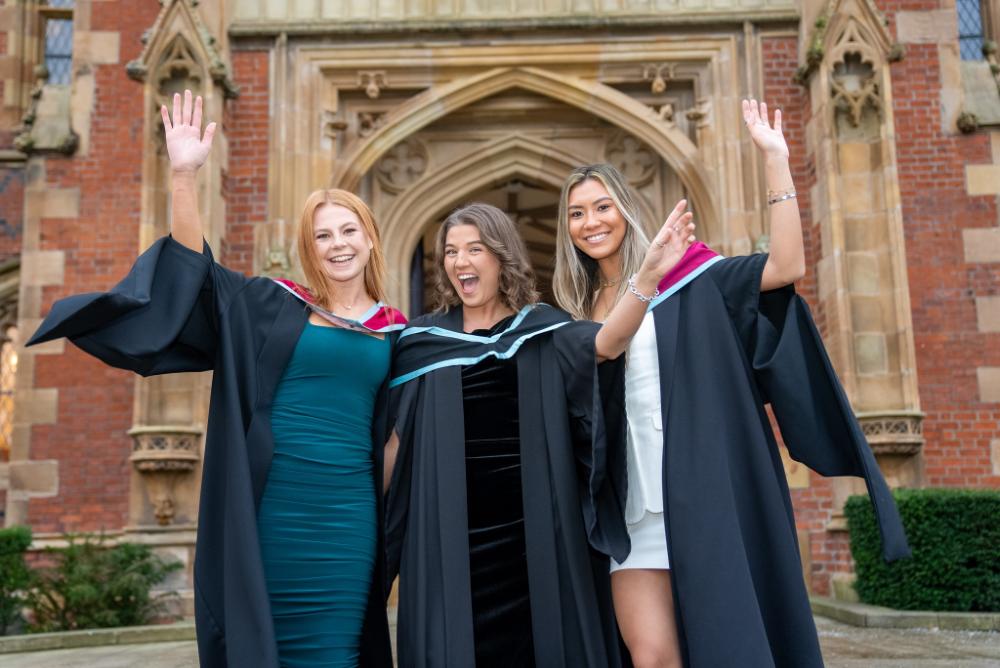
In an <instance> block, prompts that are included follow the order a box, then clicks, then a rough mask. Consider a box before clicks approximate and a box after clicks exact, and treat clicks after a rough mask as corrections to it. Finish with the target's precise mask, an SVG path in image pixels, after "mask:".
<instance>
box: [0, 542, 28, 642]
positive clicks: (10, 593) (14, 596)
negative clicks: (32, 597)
mask: <svg viewBox="0 0 1000 668" xmlns="http://www.w3.org/2000/svg"><path fill="white" fill-rule="evenodd" d="M29 545H31V530H30V529H28V528H27V527H10V528H9V529H0V635H3V634H5V633H6V632H7V627H8V626H10V625H11V624H13V623H14V622H16V621H18V620H19V619H20V617H21V608H22V607H23V606H24V589H25V587H27V586H28V582H29V577H30V571H28V567H27V565H25V563H24V553H25V551H26V550H27V549H28V546H29Z"/></svg>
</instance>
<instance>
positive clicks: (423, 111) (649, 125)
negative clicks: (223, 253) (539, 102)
mask: <svg viewBox="0 0 1000 668" xmlns="http://www.w3.org/2000/svg"><path fill="white" fill-rule="evenodd" d="M517 88H519V89H523V90H527V91H530V92H533V93H537V94H539V95H544V96H546V97H550V98H553V99H556V100H559V101H560V102H562V103H565V104H568V105H570V106H573V107H577V108H579V109H582V110H583V111H586V112H587V113H590V114H592V115H594V116H596V117H598V118H600V119H602V120H604V121H606V122H608V123H611V124H612V125H614V126H616V127H619V128H621V129H622V130H624V131H625V132H627V133H629V134H631V135H633V136H634V137H636V138H637V139H639V140H641V141H643V142H645V143H646V144H647V145H648V146H650V147H651V148H652V149H653V150H654V151H655V152H656V153H657V154H658V155H659V156H661V157H662V158H663V159H664V160H665V161H666V163H667V164H668V165H669V166H670V167H671V169H673V170H674V172H675V173H676V174H677V175H678V177H679V178H680V180H681V182H682V183H683V184H684V186H685V187H686V188H687V190H688V192H689V193H690V199H691V201H692V204H693V209H694V210H695V212H696V215H697V216H698V219H699V221H700V223H701V224H702V225H704V226H706V227H707V228H708V229H713V230H716V229H721V223H722V221H721V212H720V207H719V205H718V203H717V201H716V197H715V188H714V187H713V185H712V180H711V178H710V177H709V175H708V173H707V172H706V170H705V169H704V167H703V166H702V165H701V163H700V160H699V156H698V149H697V147H696V146H695V144H694V143H693V142H692V141H691V140H690V139H689V138H688V137H687V136H686V135H684V134H683V133H682V132H681V131H680V130H678V129H677V128H676V127H673V126H670V125H668V124H666V123H664V122H663V120H662V119H661V118H660V117H659V116H658V115H657V114H656V113H655V112H654V111H653V110H652V109H651V108H649V107H647V106H645V105H643V104H642V103H640V102H638V101H636V100H634V99H632V98H630V97H629V96H628V95H626V94H624V93H622V92H620V91H618V90H616V89H614V88H611V87H610V86H607V85H604V84H601V83H597V82H588V81H584V80H582V79H579V78H576V77H570V76H564V75H559V74H556V73H554V72H550V71H548V70H544V69H540V68H535V67H513V68H511V67H501V68H495V69H492V70H489V71H486V72H482V73H479V74H475V75H472V76H469V77H465V78H462V79H457V80H455V81H452V82H449V83H447V84H443V85H441V86H435V87H432V88H429V89H428V90H426V91H424V92H423V93H420V94H419V95H416V96H415V97H413V98H411V99H410V100H408V101H407V102H405V103H403V104H401V105H400V106H399V107H397V108H396V109H394V110H393V111H392V112H390V113H389V114H388V116H387V117H386V119H385V122H384V124H383V125H382V126H381V127H380V128H379V129H378V130H376V131H375V132H373V133H372V134H371V135H369V136H368V137H367V138H366V139H365V140H363V141H358V142H356V143H354V144H352V145H351V146H350V147H349V148H348V150H347V151H346V152H345V153H344V154H343V155H342V156H340V157H339V158H338V160H337V163H336V166H335V167H334V171H333V174H332V175H331V179H330V183H331V186H332V187H337V188H344V189H347V190H353V189H355V188H356V187H357V185H358V183H359V181H360V180H361V178H362V177H363V176H364V175H365V173H367V172H368V171H369V170H370V169H371V168H372V166H374V165H375V163H376V162H377V161H378V159H379V158H380V157H382V155H384V154H385V153H386V152H387V151H389V150H390V149H391V148H392V147H393V146H395V145H397V144H398V143H400V142H401V141H403V140H405V139H406V138H407V137H409V136H411V135H412V134H414V133H416V132H417V131H419V130H420V129H422V128H424V127H427V126H428V125H430V124H431V123H433V122H434V121H436V120H438V119H440V118H443V117H445V116H447V115H449V114H451V113H452V112H454V111H456V110H457V109H461V108H463V107H466V106H468V105H470V104H472V103H474V102H477V101H479V100H482V99H484V98H487V97H490V96H492V95H495V94H497V93H500V92H503V91H505V90H509V89H517ZM573 166H574V167H575V166H577V165H573ZM566 173H568V170H567V171H566V172H564V173H563V174H562V177H563V178H564V177H565V175H566Z"/></svg>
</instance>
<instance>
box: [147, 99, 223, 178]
mask: <svg viewBox="0 0 1000 668" xmlns="http://www.w3.org/2000/svg"><path fill="white" fill-rule="evenodd" d="M160 116H161V117H162V118H163V131H164V136H165V137H166V140H167V155H168V156H170V168H171V169H172V170H173V171H175V172H196V171H198V168H199V167H201V166H202V165H203V164H205V159H206V158H208V152H209V151H210V150H211V148H212V137H213V136H215V123H209V124H208V127H206V128H205V135H204V136H202V134H201V96H200V95H199V96H198V97H196V98H195V99H194V103H193V104H192V101H191V91H190V90H185V91H184V102H183V106H182V105H181V95H180V93H174V113H173V119H172V120H171V117H170V114H168V113H167V106H166V105H163V106H162V107H160Z"/></svg>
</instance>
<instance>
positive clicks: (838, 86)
mask: <svg viewBox="0 0 1000 668" xmlns="http://www.w3.org/2000/svg"><path fill="white" fill-rule="evenodd" d="M830 86H831V88H832V90H831V101H832V102H833V105H834V107H835V108H836V109H837V110H838V111H841V112H846V113H848V114H849V117H850V121H851V125H852V126H853V127H858V126H859V125H860V124H861V115H862V114H863V113H864V111H865V109H866V108H871V109H874V110H875V111H876V112H878V111H880V110H881V109H882V98H881V95H880V94H879V89H878V83H877V81H876V79H875V70H874V63H872V62H870V61H866V60H864V58H863V56H862V55H861V53H846V54H844V60H842V61H841V62H839V63H837V64H835V65H834V66H833V76H831V77H830Z"/></svg>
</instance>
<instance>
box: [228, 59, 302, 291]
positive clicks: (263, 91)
mask: <svg viewBox="0 0 1000 668" xmlns="http://www.w3.org/2000/svg"><path fill="white" fill-rule="evenodd" d="M233 78H234V79H235V80H236V84H237V85H238V86H239V87H240V96H239V98H238V99H237V100H236V101H235V103H231V104H229V105H227V107H226V115H225V118H224V119H223V126H224V129H225V132H226V136H227V137H228V138H229V171H228V172H227V173H226V174H225V176H224V178H223V188H224V192H225V197H226V216H227V219H228V220H227V221H226V231H225V235H224V240H223V247H222V248H221V249H220V251H221V252H220V257H221V258H222V261H223V262H225V264H226V266H228V267H230V268H232V269H235V270H237V271H242V272H244V273H246V274H252V273H253V269H254V262H253V252H254V241H253V240H254V225H255V224H256V223H262V222H265V221H267V170H268V158H269V156H268V146H269V141H268V135H269V132H270V128H271V115H270V107H269V105H270V99H269V93H270V90H269V86H270V84H269V79H270V58H269V52H268V51H237V52H235V53H233ZM288 222H293V221H288Z"/></svg>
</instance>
